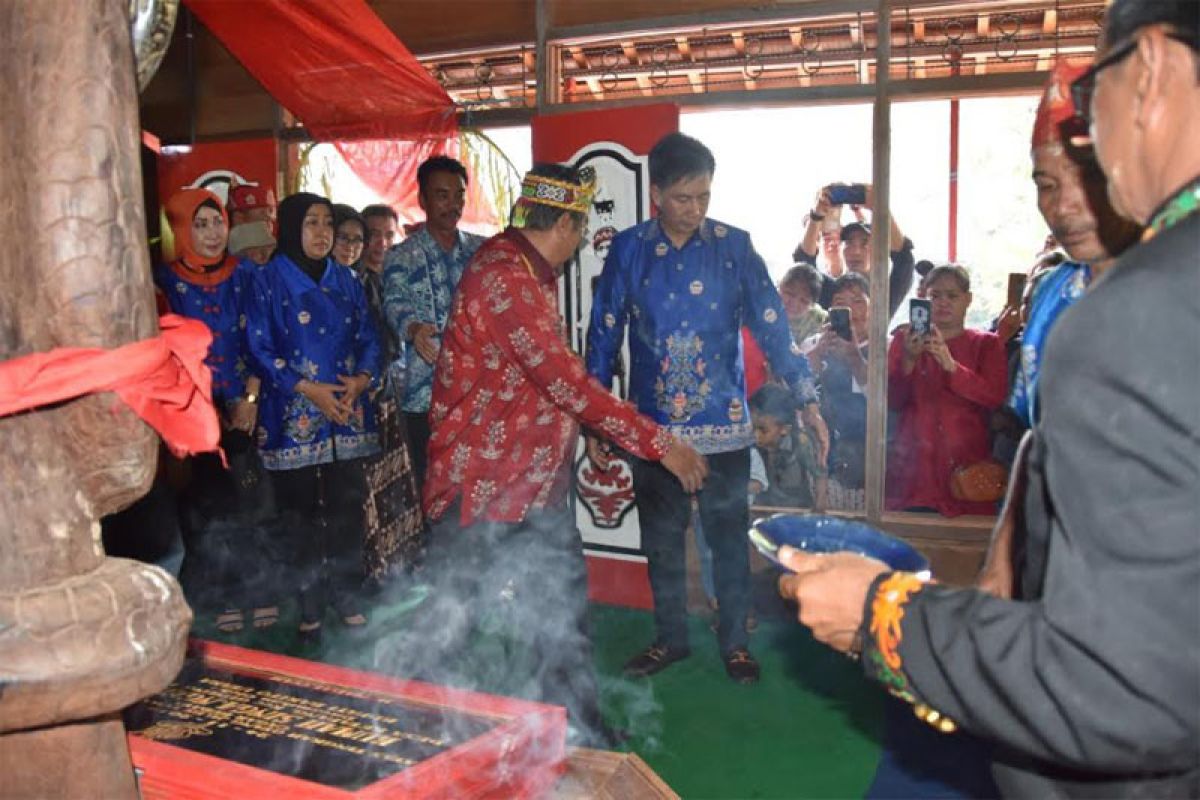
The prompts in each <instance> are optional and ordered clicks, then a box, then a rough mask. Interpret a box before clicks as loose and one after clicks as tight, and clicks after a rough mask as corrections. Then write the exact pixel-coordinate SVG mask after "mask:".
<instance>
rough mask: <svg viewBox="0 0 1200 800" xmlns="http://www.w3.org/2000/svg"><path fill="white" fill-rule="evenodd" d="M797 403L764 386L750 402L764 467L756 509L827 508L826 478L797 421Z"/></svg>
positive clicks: (813, 447) (811, 442)
mask: <svg viewBox="0 0 1200 800" xmlns="http://www.w3.org/2000/svg"><path fill="white" fill-rule="evenodd" d="M796 414H797V409H796V401H795V400H794V399H793V398H792V395H791V393H790V392H789V391H788V390H787V389H785V388H784V387H782V386H776V385H774V384H767V385H766V386H763V387H762V388H761V389H759V390H758V391H757V392H755V393H754V396H752V397H751V398H750V418H751V420H752V421H753V423H754V439H755V442H756V444H757V445H758V450H759V453H761V455H762V458H763V462H764V463H765V464H766V467H767V483H768V486H767V489H766V490H765V491H763V492H760V493H759V494H758V496H757V497H755V499H754V503H755V505H760V506H777V507H784V508H795V507H800V508H812V509H813V510H814V511H817V512H821V511H824V510H825V508H826V497H827V494H828V478H827V472H826V469H825V467H824V466H823V465H822V464H821V463H820V459H819V457H818V449H817V443H816V441H815V440H814V439H813V438H812V436H811V435H810V434H809V432H808V431H807V430H805V429H804V428H803V427H801V426H800V424H799V421H798V420H797V416H796Z"/></svg>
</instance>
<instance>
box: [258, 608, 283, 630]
mask: <svg viewBox="0 0 1200 800" xmlns="http://www.w3.org/2000/svg"><path fill="white" fill-rule="evenodd" d="M278 621H279V606H263V607H262V608H256V609H254V627H256V628H269V627H271V626H272V625H274V624H275V623H276V622H278Z"/></svg>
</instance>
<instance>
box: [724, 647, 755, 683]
mask: <svg viewBox="0 0 1200 800" xmlns="http://www.w3.org/2000/svg"><path fill="white" fill-rule="evenodd" d="M725 674H726V675H728V676H729V677H730V678H732V679H733V681H734V682H735V683H758V674H759V669H758V662H757V661H755V660H754V656H752V655H750V651H749V650H747V649H746V648H744V647H739V648H737V649H736V650H731V651H730V652H729V654H728V655H726V656H725Z"/></svg>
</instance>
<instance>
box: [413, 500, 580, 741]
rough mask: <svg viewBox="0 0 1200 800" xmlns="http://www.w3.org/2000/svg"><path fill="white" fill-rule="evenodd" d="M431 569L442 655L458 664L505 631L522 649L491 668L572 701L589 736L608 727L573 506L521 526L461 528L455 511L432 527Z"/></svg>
mask: <svg viewBox="0 0 1200 800" xmlns="http://www.w3.org/2000/svg"><path fill="white" fill-rule="evenodd" d="M426 563H427V566H426V574H427V575H428V578H429V580H430V581H431V582H432V583H433V585H434V592H433V595H432V596H431V598H430V600H429V601H427V603H426V606H427V607H426V609H425V615H424V619H425V623H426V625H428V626H432V628H434V629H436V631H435V632H434V631H431V634H430V635H429V636H428V637H424V638H425V641H426V642H427V643H429V644H432V643H433V642H438V643H442V645H443V646H444V648H445V649H444V651H443V652H442V653H440V654H438V657H439V658H440V659H441V660H443V661H451V662H452V661H455V660H457V659H458V657H459V655H460V654H461V653H462V652H463V650H464V649H465V648H466V647H467V646H468V644H469V643H470V640H471V637H472V635H473V634H478V633H481V632H482V633H483V634H484V635H486V634H487V632H488V631H489V630H493V631H494V630H495V629H496V628H497V627H500V628H502V629H506V632H507V635H509V636H512V637H514V638H516V639H518V640H519V642H520V643H521V644H523V645H524V647H525V651H526V652H524V653H512V652H505V653H502V654H500V655H498V656H496V657H495V660H507V661H508V663H495V662H494V661H493V663H491V664H489V667H488V668H489V670H493V671H494V674H498V675H506V676H507V678H506V683H507V684H509V685H510V686H511V685H515V686H517V690H516V691H514V692H513V693H514V694H520V695H523V696H526V697H528V698H530V699H533V700H539V701H542V702H546V703H553V704H555V705H560V706H565V707H566V709H567V714H568V715H569V717H570V719H571V723H572V724H573V725H575V726H576V727H578V728H580V729H581V732H582V733H584V734H585V735H592V734H596V733H597V732H598V731H600V730H603V722H602V718H601V715H600V707H599V697H598V692H597V689H596V675H595V669H594V667H593V664H592V643H591V639H590V638H589V636H588V627H587V569H586V566H585V563H584V558H583V542H582V540H581V538H580V534H579V529H578V528H577V527H576V525H575V515H574V513H573V512H572V511H571V509H570V508H568V507H567V506H566V505H565V504H564V505H563V506H561V507H557V508H553V509H543V510H534V511H530V512H529V513H528V514H527V515H526V517H525V519H524V520H522V521H521V522H516V523H504V522H486V521H484V522H477V523H475V524H473V525H469V526H467V527H465V528H464V527H462V526H461V525H460V524H459V506H458V505H457V504H455V505H453V506H451V507H450V509H449V510H448V511H447V512H446V514H445V515H444V516H443V517H442V518H441V519H439V520H437V521H435V522H434V523H433V525H432V529H431V531H430V544H429V553H428V559H427V562H426Z"/></svg>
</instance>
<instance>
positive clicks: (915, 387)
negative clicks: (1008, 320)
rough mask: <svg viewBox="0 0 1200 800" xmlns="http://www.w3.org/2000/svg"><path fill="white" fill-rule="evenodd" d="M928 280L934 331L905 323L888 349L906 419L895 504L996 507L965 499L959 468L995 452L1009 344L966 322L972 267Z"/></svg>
mask: <svg viewBox="0 0 1200 800" xmlns="http://www.w3.org/2000/svg"><path fill="white" fill-rule="evenodd" d="M924 287H925V296H926V297H927V298H928V301H929V319H930V321H931V322H932V325H931V326H930V327H929V331H928V333H923V332H922V331H920V330H918V326H916V325H907V326H904V327H902V328H900V329H899V330H897V331H896V335H895V337H894V338H893V339H892V343H891V347H890V348H889V350H888V403H889V405H890V406H891V408H892V409H893V410H894V411H895V412H896V414H897V418H898V423H897V430H896V436H895V439H894V440H893V443H892V447H891V450H890V452H889V455H888V472H887V475H888V481H887V507H888V508H889V509H907V510H914V511H937V512H939V513H941V514H943V515H945V516H948V517H952V516H957V515H959V514H993V513H995V511H996V506H995V503H994V502H980V501H971V500H965V499H960V498H958V497H955V493H954V492H953V491H952V488H951V485H952V480H953V477H954V473H955V471H956V470H958V469H960V468H963V467H970V466H972V465H975V464H979V463H982V462H986V461H988V459H989V457H990V451H991V443H990V441H989V431H988V419H989V417H990V415H991V412H992V411H993V410H995V409H996V408H998V407H999V406H1000V404H1001V403H1003V402H1004V398H1005V396H1006V394H1007V391H1008V366H1007V359H1006V358H1005V354H1004V343H1003V342H1001V341H1000V339H999V337H997V336H996V335H995V334H993V333H988V332H985V331H977V330H971V329H969V328H967V327H966V326H965V321H966V316H967V309H968V308H969V307H970V305H971V277H970V275H969V274H968V273H967V271H966V270H965V269H964V268H962V267H961V266H959V265H957V264H944V265H942V266H938V267H934V268H933V269H932V270H930V271H929V274H928V275H927V276H926V277H925V281H924Z"/></svg>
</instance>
